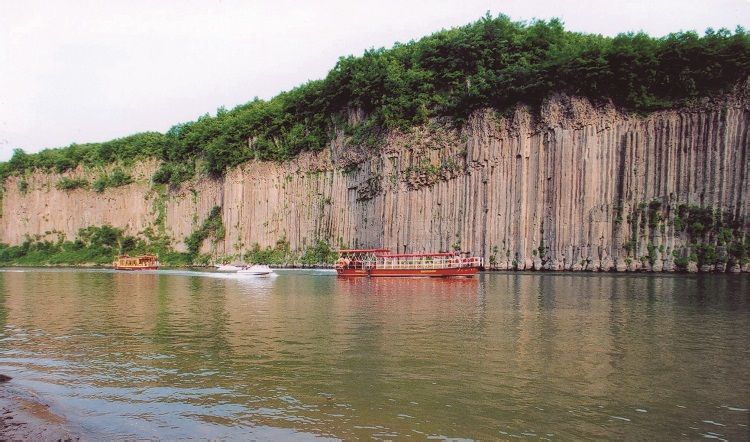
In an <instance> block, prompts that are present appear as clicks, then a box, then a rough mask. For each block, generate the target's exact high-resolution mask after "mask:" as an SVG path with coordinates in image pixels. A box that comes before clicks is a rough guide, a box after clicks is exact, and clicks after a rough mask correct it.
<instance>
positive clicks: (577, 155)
mask: <svg viewBox="0 0 750 442" xmlns="http://www.w3.org/2000/svg"><path fill="white" fill-rule="evenodd" d="M749 96H750V87H748V83H745V84H744V85H743V86H742V87H738V88H737V89H736V90H735V91H734V92H733V93H732V94H730V95H727V96H724V97H718V98H715V99H711V100H705V101H703V102H701V103H698V104H696V105H695V106H693V107H689V108H681V109H672V110H667V111H659V112H655V113H651V114H649V115H635V114H629V113H626V112H623V111H622V110H620V109H618V108H616V107H615V106H613V105H612V104H609V103H592V102H590V101H589V100H587V99H583V98H577V97H568V96H564V95H557V96H551V97H549V98H548V99H547V100H546V101H545V102H544V104H543V105H542V106H541V108H538V109H531V108H528V107H525V106H521V105H519V106H517V107H516V108H515V109H514V110H513V111H511V112H508V113H505V114H503V115H500V114H497V113H496V112H494V111H492V110H481V111H476V112H474V113H473V114H471V116H470V117H469V118H468V120H467V121H466V122H465V123H463V124H461V125H456V124H452V123H451V122H450V121H433V122H432V123H430V124H428V125H424V126H421V127H416V128H413V129H412V130H410V131H408V132H402V131H393V132H389V133H387V134H384V135H383V136H382V137H381V141H380V142H379V143H377V144H376V145H375V146H358V145H355V144H354V143H352V140H351V138H350V137H348V136H347V135H346V134H345V133H344V132H341V133H339V135H338V136H337V137H335V139H334V140H333V141H332V142H331V143H330V145H329V147H328V148H327V149H325V150H324V151H320V152H306V153H303V154H301V155H299V156H298V157H296V158H295V159H294V160H292V161H289V162H284V163H277V162H263V161H250V162H247V163H244V164H242V165H241V166H239V167H236V168H234V169H231V170H229V171H228V172H227V173H226V174H225V175H224V176H222V177H220V178H210V177H203V178H195V179H194V180H192V181H189V182H186V183H183V184H181V185H180V186H177V187H172V188H169V187H165V186H161V187H160V186H155V185H153V184H152V183H151V181H150V177H151V176H152V174H153V172H154V170H156V168H157V167H158V163H157V162H156V161H154V162H148V161H146V162H140V163H137V164H136V165H135V166H133V167H132V169H131V173H132V175H133V177H134V178H135V181H134V182H133V183H131V184H128V185H125V186H121V187H117V188H109V189H106V190H104V191H103V192H101V193H97V192H94V191H93V190H84V189H73V190H61V189H58V186H56V183H57V182H58V181H59V180H60V179H61V176H62V175H58V174H50V173H41V172H34V173H30V174H28V175H27V176H25V177H20V176H11V177H9V178H8V179H7V180H6V181H5V182H4V189H3V197H2V217H1V218H0V242H4V243H8V244H19V243H21V242H23V241H24V240H25V239H27V238H30V237H31V238H42V237H50V236H52V237H54V236H55V235H57V236H58V237H59V236H64V237H67V238H73V237H75V235H76V232H77V231H78V230H79V229H80V228H83V227H87V226H92V225H104V224H109V225H112V226H115V227H119V228H123V229H125V231H126V232H128V233H129V234H132V235H144V232H148V231H150V232H162V234H164V235H165V236H166V237H168V238H170V240H171V242H172V245H173V246H174V247H175V248H176V249H178V250H180V249H182V250H184V248H185V244H184V239H185V237H186V236H188V235H190V234H191V232H193V231H195V229H196V228H198V226H200V225H201V223H202V222H203V220H204V219H205V218H206V217H207V216H208V214H209V212H210V211H211V209H212V208H213V207H215V206H218V207H220V208H221V216H222V220H223V224H224V226H225V229H224V231H223V234H224V235H223V237H221V238H214V239H212V240H209V241H206V242H205V243H204V244H203V252H205V253H210V254H212V255H214V256H217V257H218V256H226V255H237V254H241V253H243V252H245V251H247V250H249V249H250V248H251V247H254V246H255V245H256V244H257V245H258V246H260V247H261V248H264V247H274V246H275V244H276V243H277V242H278V241H279V240H285V241H288V244H289V247H291V249H293V250H302V249H304V248H305V247H308V246H310V245H311V244H313V243H314V242H316V241H318V240H323V241H326V242H328V243H329V244H331V245H332V246H334V247H340V246H349V247H355V246H356V247H375V246H378V247H380V246H382V247H387V248H390V249H392V250H394V251H396V250H397V251H399V252H418V251H444V250H452V249H460V250H463V251H467V252H470V253H472V254H476V255H480V256H483V257H484V258H485V262H486V265H487V267H491V268H496V269H520V270H524V269H525V270H528V269H546V270H588V271H609V270H617V271H626V270H630V271H633V270H653V271H672V270H676V269H683V270H685V269H686V270H702V271H713V270H715V271H742V270H744V271H748V270H750V267H749V266H748V264H747V260H746V256H744V255H743V254H746V249H743V247H745V246H746V244H747V237H748V235H749V234H750V213H749V209H748V199H749V196H750V178H749V175H750V134H749V133H748V125H749V124H750V99H749V98H748V97H749ZM360 118H362V116H361V115H360V113H358V112H356V111H351V112H350V113H349V119H350V123H352V124H356V121H357V120H358V119H360ZM249 142H250V141H249ZM96 173H98V172H97V171H93V170H87V169H84V168H82V167H80V166H79V167H78V168H77V169H75V170H73V171H70V172H66V173H64V174H63V175H64V176H66V177H69V178H86V179H92V178H93V177H94V175H95V174H96ZM21 179H23V180H25V182H26V183H27V184H26V185H25V186H24V189H23V191H22V190H21V189H20V186H18V181H19V180H21ZM743 250H744V251H743Z"/></svg>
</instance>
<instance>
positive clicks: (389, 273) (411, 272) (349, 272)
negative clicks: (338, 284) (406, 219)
mask: <svg viewBox="0 0 750 442" xmlns="http://www.w3.org/2000/svg"><path fill="white" fill-rule="evenodd" d="M478 271H479V269H478V268H476V267H458V268H447V269H377V268H375V269H371V270H369V271H368V270H364V269H336V273H337V274H338V276H370V277H427V278H448V277H452V276H474V275H476V274H477V272H478Z"/></svg>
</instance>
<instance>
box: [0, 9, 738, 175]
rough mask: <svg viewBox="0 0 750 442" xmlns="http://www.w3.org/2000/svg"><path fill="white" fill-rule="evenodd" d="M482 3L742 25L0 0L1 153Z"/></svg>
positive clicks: (699, 12)
mask: <svg viewBox="0 0 750 442" xmlns="http://www.w3.org/2000/svg"><path fill="white" fill-rule="evenodd" d="M486 11H490V12H491V13H492V14H493V15H496V14H497V13H499V12H502V13H504V14H506V15H509V16H510V17H511V18H512V19H513V20H528V19H532V18H551V17H560V18H561V19H562V20H563V21H564V22H565V23H566V28H567V29H570V30H574V31H584V32H592V33H601V34H606V35H615V34H617V33H619V32H625V31H631V30H632V31H638V30H644V31H646V32H648V33H650V34H652V35H657V36H661V35H664V34H667V33H669V32H673V31H678V30H689V29H696V30H699V31H703V30H705V29H706V28H707V27H714V28H720V27H727V28H730V29H732V30H734V28H735V26H736V25H738V24H741V25H744V26H746V27H750V0H697V1H694V0H538V1H534V0H521V1H515V0H495V1H486V0H461V1H450V0H435V1H409V0H398V1H395V0H371V1H356V0H329V1H304V0H297V1H288V0H274V1H260V0H258V1H250V0H247V1H231V0H221V1H217V0H199V1H184V0H180V1H177V0H171V1H168V0H160V1H111V0H100V1H73V0H68V1H28V0H0V161H4V160H7V159H8V158H10V155H11V153H12V150H13V149H14V148H16V147H21V148H23V149H24V150H26V151H27V152H35V151H38V150H40V149H42V148H45V147H59V146H65V145H68V144H70V143H72V142H77V143H83V142H89V141H104V140H108V139H112V138H118V137H121V136H125V135H129V134H132V133H136V132H142V131H147V130H157V131H160V132H164V131H166V130H167V129H168V128H169V127H170V126H172V125H173V124H175V123H179V122H184V121H189V120H194V119H196V118H197V117H198V116H200V115H202V114H204V113H206V112H210V113H214V112H215V111H216V108H218V107H219V106H226V107H227V108H232V107H234V106H236V105H237V104H240V103H244V102H247V101H249V100H251V99H252V98H253V97H254V96H259V97H261V98H270V97H272V96H274V95H276V94H277V93H279V92H280V91H283V90H288V89H290V88H292V87H294V86H297V85H299V84H301V83H304V82H305V81H307V80H310V79H318V78H322V77H324V76H325V74H326V73H327V72H328V70H329V69H331V68H332V67H333V66H334V64H335V63H336V60H337V59H338V57H339V56H343V55H349V54H354V55H360V54H361V53H362V52H363V51H364V50H365V49H367V48H370V47H381V46H385V47H390V46H392V44H393V43H394V42H396V41H400V42H406V41H409V40H411V39H418V38H419V37H421V36H424V35H427V34H430V33H432V32H435V31H438V30H440V29H442V28H448V27H453V26H460V25H463V24H467V23H469V22H472V21H475V20H477V19H479V18H480V17H481V16H482V15H484V14H485V12H486Z"/></svg>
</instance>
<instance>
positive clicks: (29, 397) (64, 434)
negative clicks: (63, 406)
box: [0, 380, 80, 441]
mask: <svg viewBox="0 0 750 442" xmlns="http://www.w3.org/2000/svg"><path fill="white" fill-rule="evenodd" d="M0 439H2V440H63V441H66V440H70V441H77V440H79V439H80V437H79V436H78V435H76V434H75V433H73V432H71V431H70V430H69V429H68V427H67V423H66V421H65V419H64V418H63V417H61V416H58V415H57V414H55V413H53V412H51V411H50V410H49V405H48V404H46V403H45V402H44V400H43V399H42V398H39V397H37V396H36V395H34V394H33V393H29V392H26V391H21V390H19V389H17V388H15V387H14V386H13V380H10V381H9V382H6V383H2V384H0Z"/></svg>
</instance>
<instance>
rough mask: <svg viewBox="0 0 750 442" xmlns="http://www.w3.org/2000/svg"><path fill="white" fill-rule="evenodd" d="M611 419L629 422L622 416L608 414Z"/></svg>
mask: <svg viewBox="0 0 750 442" xmlns="http://www.w3.org/2000/svg"><path fill="white" fill-rule="evenodd" d="M610 417H611V418H612V419H620V420H621V421H626V422H630V419H628V418H626V417H622V416H610Z"/></svg>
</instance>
